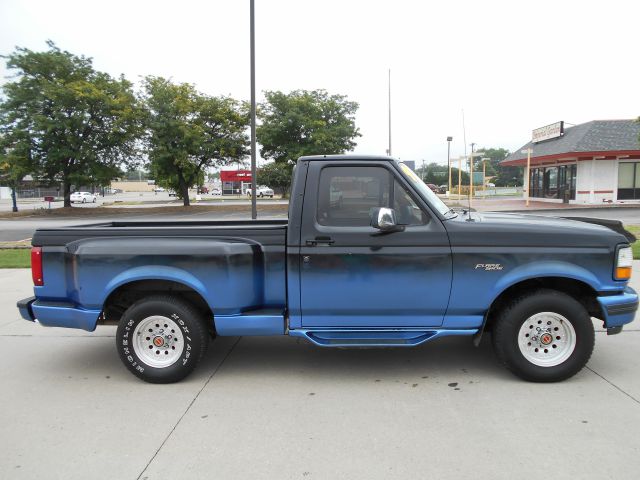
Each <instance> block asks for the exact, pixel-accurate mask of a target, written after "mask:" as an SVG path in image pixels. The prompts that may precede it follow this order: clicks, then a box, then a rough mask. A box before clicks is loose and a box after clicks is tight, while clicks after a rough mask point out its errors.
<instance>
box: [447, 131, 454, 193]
mask: <svg viewBox="0 0 640 480" xmlns="http://www.w3.org/2000/svg"><path fill="white" fill-rule="evenodd" d="M451 140H453V137H447V165H448V167H449V188H448V189H447V195H448V196H451Z"/></svg>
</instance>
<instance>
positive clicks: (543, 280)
mask: <svg viewBox="0 0 640 480" xmlns="http://www.w3.org/2000/svg"><path fill="white" fill-rule="evenodd" d="M541 288H546V289H550V290H556V291H559V292H562V293H566V294H567V295H570V296H571V297H573V298H575V299H576V300H578V301H579V302H580V303H582V304H583V305H584V306H585V308H586V309H587V312H589V315H591V316H592V317H596V318H600V319H603V318H604V316H603V312H602V309H601V307H600V304H599V303H598V300H597V296H598V292H597V291H596V290H595V289H594V288H593V287H592V286H591V285H589V284H588V283H585V282H583V281H581V280H576V279H573V278H567V277H556V276H546V277H536V278H529V279H527V280H522V281H520V282H517V283H515V284H513V285H510V286H509V287H507V288H506V289H504V290H503V291H502V292H501V293H500V294H499V295H498V296H497V297H496V298H495V299H494V300H493V302H492V303H491V306H490V307H489V309H488V310H487V313H486V315H485V321H484V324H483V329H489V330H490V329H491V324H492V322H493V321H494V319H495V317H496V314H497V313H498V312H499V311H500V309H501V308H502V307H504V306H505V305H506V304H507V303H508V302H509V301H510V300H512V299H513V298H516V297H518V296H520V295H523V294H525V293H527V292H533V291H535V290H539V289H541Z"/></svg>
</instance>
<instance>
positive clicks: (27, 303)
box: [18, 297, 36, 322]
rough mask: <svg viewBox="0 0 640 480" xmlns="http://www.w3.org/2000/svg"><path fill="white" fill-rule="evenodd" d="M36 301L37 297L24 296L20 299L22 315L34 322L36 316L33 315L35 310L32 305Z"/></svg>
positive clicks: (19, 308) (19, 307)
mask: <svg viewBox="0 0 640 480" xmlns="http://www.w3.org/2000/svg"><path fill="white" fill-rule="evenodd" d="M35 301H36V297H29V298H23V299H22V300H20V301H18V310H19V311H20V316H21V317H22V318H24V319H25V320H29V321H30V322H34V321H35V320H36V317H35V316H34V315H33V310H31V305H32V304H33V302H35Z"/></svg>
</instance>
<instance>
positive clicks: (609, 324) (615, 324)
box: [598, 287, 638, 333]
mask: <svg viewBox="0 0 640 480" xmlns="http://www.w3.org/2000/svg"><path fill="white" fill-rule="evenodd" d="M598 303H599V304H600V309H601V310H602V315H603V316H604V318H603V320H604V326H605V327H606V328H607V329H611V331H612V333H617V332H618V331H620V330H621V328H619V327H622V326H623V325H625V324H627V323H630V322H632V321H633V319H634V318H635V316H636V310H638V294H637V293H636V291H635V290H634V289H633V288H631V287H627V288H626V289H625V291H624V292H622V293H620V294H618V295H607V296H602V297H598Z"/></svg>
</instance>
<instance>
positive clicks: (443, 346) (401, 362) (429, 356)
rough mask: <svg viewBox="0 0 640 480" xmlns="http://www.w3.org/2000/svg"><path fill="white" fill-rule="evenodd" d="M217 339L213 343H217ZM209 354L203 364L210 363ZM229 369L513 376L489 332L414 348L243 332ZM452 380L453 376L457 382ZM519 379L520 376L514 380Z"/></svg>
mask: <svg viewBox="0 0 640 480" xmlns="http://www.w3.org/2000/svg"><path fill="white" fill-rule="evenodd" d="M224 340H225V339H221V338H219V339H216V340H215V341H214V342H213V343H212V345H211V347H210V348H211V349H212V350H215V349H216V344H217V343H218V342H220V343H222V341H224ZM210 357H211V355H207V358H206V359H205V361H204V362H203V365H202V366H201V367H202V369H203V370H207V369H208V368H209V366H208V364H209V362H210V361H211V359H210ZM220 373H224V374H225V375H243V376H247V375H248V376H266V375H275V376H277V377H279V378H283V377H299V376H300V375H301V374H302V375H304V376H308V377H310V378H313V377H330V378H332V379H335V380H342V381H349V380H354V379H361V378H369V377H371V378H373V379H374V380H376V379H377V380H380V381H388V380H394V381H395V380H397V379H399V378H401V377H411V378H416V377H417V378H424V379H426V378H447V379H449V378H452V376H454V375H457V376H460V375H462V376H465V375H470V376H471V375H473V376H474V377H493V378H503V379H514V380H515V377H514V376H512V375H511V374H510V373H509V372H507V371H506V370H505V369H504V368H503V367H502V366H501V365H500V364H499V363H498V361H497V360H496V358H495V356H494V354H493V350H492V347H491V342H490V337H489V336H486V337H485V338H484V339H483V341H482V343H481V345H480V346H479V347H478V348H476V347H474V346H473V345H472V343H471V340H470V339H469V338H453V337H452V338H442V339H438V340H434V341H433V342H428V343H427V344H424V345H419V346H417V347H412V348H345V349H342V348H322V347H318V346H315V345H312V344H309V343H307V342H306V341H304V340H302V339H293V338H287V337H270V338H269V337H243V338H241V339H240V341H239V342H238V344H237V345H236V346H235V348H234V350H233V351H232V352H231V354H230V355H229V356H228V358H227V359H226V361H225V363H224V365H223V366H222V367H221V369H220ZM453 381H454V380H452V382H453ZM516 381H518V380H516Z"/></svg>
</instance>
